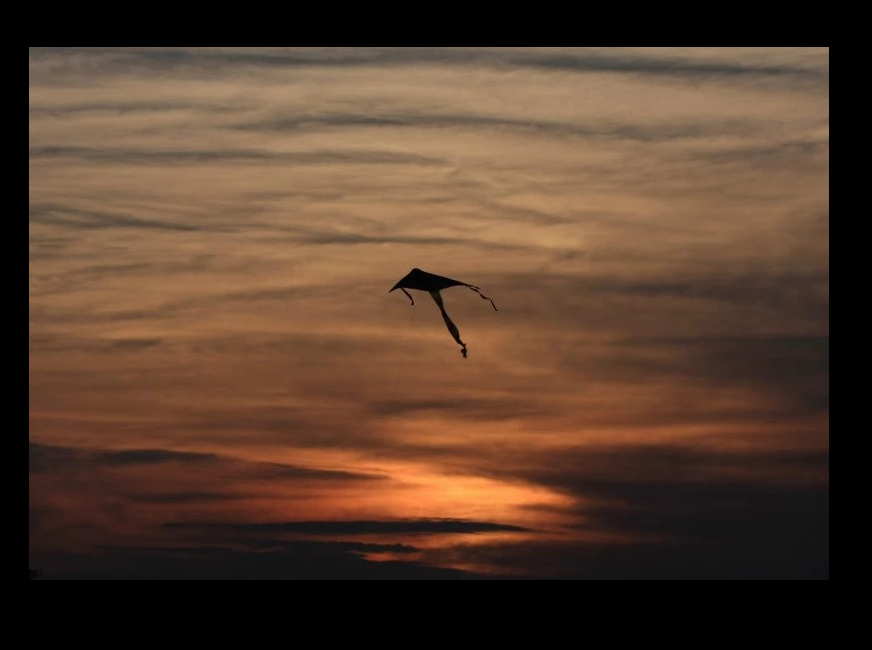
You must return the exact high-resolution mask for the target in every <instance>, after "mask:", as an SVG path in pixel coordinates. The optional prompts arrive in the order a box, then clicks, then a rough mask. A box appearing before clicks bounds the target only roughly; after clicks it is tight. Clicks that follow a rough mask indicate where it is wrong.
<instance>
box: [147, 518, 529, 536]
mask: <svg viewBox="0 0 872 650" xmlns="http://www.w3.org/2000/svg"><path fill="white" fill-rule="evenodd" d="M164 527H165V528H169V529H198V530H207V529H212V530H224V531H229V532H242V531H244V532H255V533H300V534H307V535H382V534H405V535H421V534H443V533H444V534H449V533H462V534H474V533H493V532H530V531H528V530H527V529H526V528H523V527H521V526H512V525H510V524H498V523H494V522H488V521H468V520H465V519H403V520H396V521H365V520H363V521H287V522H265V523H231V524H226V523H211V522H207V523H191V522H168V523H166V524H164Z"/></svg>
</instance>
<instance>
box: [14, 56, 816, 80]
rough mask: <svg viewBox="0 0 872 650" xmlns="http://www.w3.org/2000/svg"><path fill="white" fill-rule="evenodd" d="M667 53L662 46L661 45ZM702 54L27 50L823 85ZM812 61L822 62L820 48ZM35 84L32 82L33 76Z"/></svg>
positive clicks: (211, 61)
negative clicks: (782, 79)
mask: <svg viewBox="0 0 872 650" xmlns="http://www.w3.org/2000/svg"><path fill="white" fill-rule="evenodd" d="M660 51H661V52H666V51H665V50H660ZM740 57H741V54H740V55H739V57H733V58H732V60H730V59H729V58H728V57H722V58H720V59H716V58H703V57H700V56H694V55H693V53H692V52H685V53H675V54H672V55H670V54H668V53H666V54H660V55H659V56H658V55H656V54H654V51H649V52H645V53H634V52H633V51H627V50H625V51H621V50H617V49H610V50H598V49H594V48H579V49H576V50H563V51H560V52H555V51H551V52H549V51H548V50H535V49H512V48H493V49H488V48H335V49H330V48H315V49H284V48H283V49H262V50H260V51H253V50H250V49H229V48H213V49H205V48H200V49H182V48H160V49H159V48H149V49H136V48H31V49H30V58H31V65H34V64H36V65H37V66H39V65H40V64H42V63H45V64H48V65H46V66H45V69H46V70H47V71H51V70H52V67H51V66H52V64H53V67H54V69H55V70H57V69H61V70H63V71H64V72H65V73H67V74H69V73H70V72H72V71H74V70H75V66H81V68H80V69H82V70H85V69H87V70H89V71H91V72H92V73H93V72H97V73H113V72H116V73H117V72H119V71H131V70H141V71H154V72H156V71H173V72H175V73H176V74H185V73H187V74H191V73H197V74H198V75H204V74H210V73H212V74H214V73H216V72H218V71H221V70H226V69H228V68H229V69H235V70H239V69H240V68H245V67H260V68H265V69H269V68H297V67H311V66H316V67H329V68H341V67H347V68H354V67H361V66H366V67H374V66H390V67H396V66H420V65H452V66H478V67H494V68H506V69H523V68H530V69H536V70H545V71H556V72H569V73H610V74H633V75H648V76H655V77H667V78H672V79H676V80H687V81H697V82H699V81H701V80H729V79H742V78H751V79H759V78H774V79H781V78H784V79H787V80H790V81H792V82H794V83H795V82H798V81H799V82H802V81H804V82H809V83H816V84H828V81H829V75H828V69H827V68H826V67H821V65H820V64H818V65H816V66H808V65H797V64H794V63H786V62H778V63H776V62H766V61H765V60H762V58H763V57H761V56H759V55H757V56H754V55H745V56H744V58H740ZM817 59H818V61H821V60H826V61H827V62H828V52H827V51H826V50H819V53H818V55H817ZM32 81H33V80H32Z"/></svg>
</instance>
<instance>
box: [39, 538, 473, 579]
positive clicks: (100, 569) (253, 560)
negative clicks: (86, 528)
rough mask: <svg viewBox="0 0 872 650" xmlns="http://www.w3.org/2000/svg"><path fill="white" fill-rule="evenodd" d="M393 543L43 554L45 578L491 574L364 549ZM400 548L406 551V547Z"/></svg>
mask: <svg viewBox="0 0 872 650" xmlns="http://www.w3.org/2000/svg"><path fill="white" fill-rule="evenodd" d="M387 549H390V550H389V552H391V553H397V552H398V551H397V549H396V548H395V547H394V545H364V544H358V543H330V542H324V543H321V542H305V543H295V544H294V543H285V544H284V547H283V548H278V549H272V550H244V549H230V548H221V547H209V546H207V547H163V548H161V547H156V548H143V547H132V546H131V547H114V548H113V547H109V548H103V549H101V550H99V551H98V552H96V553H94V554H90V555H74V554H69V553H67V554H64V553H57V554H54V555H51V556H46V557H43V558H41V564H40V566H42V567H44V569H45V575H44V579H55V580H58V579H60V580H63V579H68V580H69V579H78V580H81V579H101V580H122V579H127V580H216V579H218V580H412V579H415V580H448V579H455V580H456V579H480V578H485V577H487V576H482V575H478V574H475V573H472V572H468V571H460V570H456V569H447V568H439V567H433V566H427V565H425V564H421V563H417V562H397V561H378V562H375V561H369V560H366V559H364V558H362V557H360V553H361V552H372V551H376V552H383V551H385V550H387ZM399 552H401V553H403V552H404V551H403V550H402V549H401V550H400V551H399Z"/></svg>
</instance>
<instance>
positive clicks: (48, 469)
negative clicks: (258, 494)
mask: <svg viewBox="0 0 872 650" xmlns="http://www.w3.org/2000/svg"><path fill="white" fill-rule="evenodd" d="M166 463H179V464H182V465H187V466H189V467H190V469H191V470H193V469H194V468H196V467H198V466H199V467H201V468H202V469H204V470H207V471H214V470H221V471H227V470H231V471H232V472H233V474H235V476H236V478H239V479H243V480H259V479H260V480H271V479H301V480H315V481H331V480H338V481H360V480H364V481H369V480H376V479H383V478H385V477H384V476H382V475H379V474H368V473H361V472H346V471H341V470H327V469H320V468H313V467H304V466H299V465H288V464H284V463H269V462H253V461H243V460H240V459H237V458H233V457H230V456H221V455H219V454H212V453H198V452H186V451H174V450H169V449H123V450H102V449H91V448H79V447H62V446H55V445H43V444H38V443H33V442H31V443H30V473H31V474H49V473H54V472H80V471H83V470H85V469H87V468H90V469H91V470H92V471H98V470H99V469H100V468H112V467H125V466H155V465H162V464H166ZM186 494H196V493H193V492H187V493H186Z"/></svg>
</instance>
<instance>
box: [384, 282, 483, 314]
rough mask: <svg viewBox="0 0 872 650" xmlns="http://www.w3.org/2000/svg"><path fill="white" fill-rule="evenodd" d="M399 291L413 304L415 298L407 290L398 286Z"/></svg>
mask: <svg viewBox="0 0 872 650" xmlns="http://www.w3.org/2000/svg"><path fill="white" fill-rule="evenodd" d="M400 291H402V292H403V293H404V294H406V295H407V296H408V297H409V300H411V301H412V304H413V305H414V304H415V299H414V298H412V294H410V293H409V292H408V291H406V290H405V289H403V288H402V287H400ZM494 309H496V307H494Z"/></svg>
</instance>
